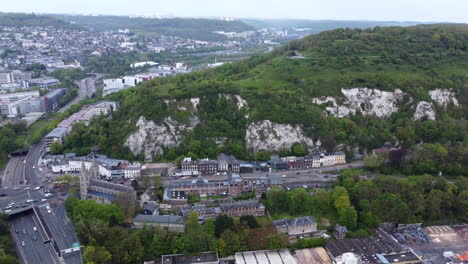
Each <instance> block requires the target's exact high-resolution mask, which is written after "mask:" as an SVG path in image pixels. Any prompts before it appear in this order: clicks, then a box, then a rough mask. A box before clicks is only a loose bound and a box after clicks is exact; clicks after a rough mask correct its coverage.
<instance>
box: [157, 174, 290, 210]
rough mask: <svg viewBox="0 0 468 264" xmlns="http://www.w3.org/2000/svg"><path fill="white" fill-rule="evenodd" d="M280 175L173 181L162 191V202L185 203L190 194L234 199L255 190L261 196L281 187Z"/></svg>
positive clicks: (231, 175) (232, 176) (230, 176)
mask: <svg viewBox="0 0 468 264" xmlns="http://www.w3.org/2000/svg"><path fill="white" fill-rule="evenodd" d="M281 184H282V178H281V175H278V174H274V173H269V174H267V175H264V176H262V177H260V178H259V179H255V180H254V179H243V178H242V177H241V176H240V175H239V174H237V173H232V174H229V175H228V177H227V180H208V179H206V178H203V177H202V176H199V177H197V178H196V179H193V180H192V181H173V182H171V184H170V185H169V186H167V187H166V188H165V189H164V200H166V201H168V202H174V203H185V202H186V201H187V197H188V195H189V194H190V193H193V194H195V195H197V196H199V197H208V198H209V197H213V196H215V197H217V196H228V197H235V196H239V195H240V194H245V193H249V192H251V191H252V190H254V189H255V192H256V194H262V193H263V192H265V191H266V190H267V189H268V188H269V187H271V186H273V185H281Z"/></svg>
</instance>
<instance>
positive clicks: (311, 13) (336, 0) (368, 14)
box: [0, 0, 468, 23]
mask: <svg viewBox="0 0 468 264" xmlns="http://www.w3.org/2000/svg"><path fill="white" fill-rule="evenodd" d="M220 2H223V3H222V4H220ZM466 10H468V1H460V0H445V1H440V0H406V1H405V0H393V1H389V0H382V1H379V3H378V4H377V3H375V1H373V0H355V1H346V0H328V1H323V0H308V1H307V0H292V1H288V2H284V1H278V0H270V1H267V0H257V1H248V0H237V1H235V2H234V1H229V2H228V1H216V0H199V1H189V0H180V1H177V2H163V1H151V0H133V1H128V0H114V1H112V0H98V1H96V0H94V1H91V0H80V1H74V2H69V1H63V0H42V1H34V0H17V1H10V2H8V3H5V4H4V5H3V6H2V9H1V10H0V11H1V12H18V13H31V12H34V13H41V14H70V15H119V16H147V17H191V18H219V17H232V18H237V19H249V18H251V19H307V20H350V21H366V20H368V21H398V22H413V21H417V22H454V23H468V16H467V15H466Z"/></svg>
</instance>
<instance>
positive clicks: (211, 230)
mask: <svg viewBox="0 0 468 264" xmlns="http://www.w3.org/2000/svg"><path fill="white" fill-rule="evenodd" d="M203 232H205V233H207V234H209V235H211V236H214V235H215V225H214V220H213V219H207V220H206V221H205V224H204V225H203Z"/></svg>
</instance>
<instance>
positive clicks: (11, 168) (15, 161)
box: [2, 156, 25, 187]
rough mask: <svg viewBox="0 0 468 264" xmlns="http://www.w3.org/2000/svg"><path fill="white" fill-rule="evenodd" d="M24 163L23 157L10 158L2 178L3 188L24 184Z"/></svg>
mask: <svg viewBox="0 0 468 264" xmlns="http://www.w3.org/2000/svg"><path fill="white" fill-rule="evenodd" d="M24 162H25V156H21V157H11V158H10V161H9V162H8V164H7V166H6V168H5V170H4V173H3V175H2V176H3V177H2V183H3V186H4V187H13V186H17V185H20V184H23V183H24V180H25V177H24V176H25V173H24V165H25V164H24Z"/></svg>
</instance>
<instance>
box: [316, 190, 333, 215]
mask: <svg viewBox="0 0 468 264" xmlns="http://www.w3.org/2000/svg"><path fill="white" fill-rule="evenodd" d="M314 198H315V199H316V201H317V204H318V206H319V208H320V211H321V212H322V214H325V213H327V212H328V211H329V210H330V206H331V197H330V193H329V192H328V191H327V190H325V189H318V191H317V193H316V194H315V195H314Z"/></svg>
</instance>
